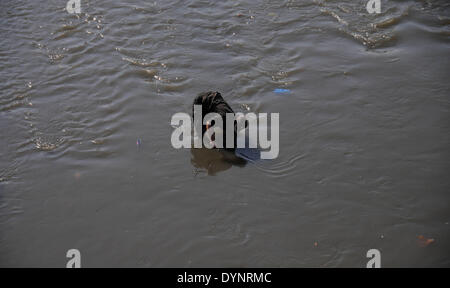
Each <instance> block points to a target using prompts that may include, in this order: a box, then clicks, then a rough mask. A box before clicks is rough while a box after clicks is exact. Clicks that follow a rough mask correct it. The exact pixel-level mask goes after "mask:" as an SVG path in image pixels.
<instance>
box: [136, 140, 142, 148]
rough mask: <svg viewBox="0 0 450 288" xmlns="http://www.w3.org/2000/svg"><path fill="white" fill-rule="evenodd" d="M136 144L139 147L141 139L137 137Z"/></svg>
mask: <svg viewBox="0 0 450 288" xmlns="http://www.w3.org/2000/svg"><path fill="white" fill-rule="evenodd" d="M136 146H137V147H138V148H139V147H141V139H137V141H136Z"/></svg>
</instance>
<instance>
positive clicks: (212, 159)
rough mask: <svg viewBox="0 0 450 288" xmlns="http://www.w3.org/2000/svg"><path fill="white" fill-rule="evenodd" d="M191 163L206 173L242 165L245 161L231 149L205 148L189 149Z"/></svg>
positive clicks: (210, 173)
mask: <svg viewBox="0 0 450 288" xmlns="http://www.w3.org/2000/svg"><path fill="white" fill-rule="evenodd" d="M191 163H192V165H193V166H194V167H196V168H199V169H205V170H206V171H207V172H208V175H215V174H216V173H218V172H221V171H225V170H228V169H230V168H231V167H232V166H233V165H234V166H238V167H244V166H245V165H246V164H247V161H246V160H244V159H242V158H239V157H237V156H236V155H235V154H234V153H233V152H232V151H226V150H216V149H207V148H200V149H199V148H193V149H191Z"/></svg>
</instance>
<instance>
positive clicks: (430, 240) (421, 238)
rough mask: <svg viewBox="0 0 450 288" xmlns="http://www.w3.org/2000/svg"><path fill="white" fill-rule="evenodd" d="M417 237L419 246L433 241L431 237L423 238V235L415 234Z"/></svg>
mask: <svg viewBox="0 0 450 288" xmlns="http://www.w3.org/2000/svg"><path fill="white" fill-rule="evenodd" d="M417 239H418V243H419V246H420V247H426V246H428V245H430V244H431V243H433V242H434V239H433V238H425V236H423V235H419V236H417Z"/></svg>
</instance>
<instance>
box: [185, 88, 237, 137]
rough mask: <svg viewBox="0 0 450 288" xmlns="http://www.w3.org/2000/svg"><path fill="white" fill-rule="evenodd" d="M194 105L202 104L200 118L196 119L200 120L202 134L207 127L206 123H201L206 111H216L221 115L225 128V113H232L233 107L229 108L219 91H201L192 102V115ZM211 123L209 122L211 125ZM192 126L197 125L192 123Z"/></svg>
mask: <svg viewBox="0 0 450 288" xmlns="http://www.w3.org/2000/svg"><path fill="white" fill-rule="evenodd" d="M194 105H202V119H198V120H199V121H202V135H203V134H205V132H206V130H207V129H208V128H209V127H208V125H207V124H203V118H204V117H205V115H206V114H208V113H217V114H219V115H220V116H221V117H222V120H223V125H224V129H225V125H226V114H227V113H234V111H233V109H231V107H230V105H228V103H227V102H225V100H224V99H223V97H222V95H221V94H220V93H219V92H217V91H216V92H213V91H208V92H203V93H200V94H199V95H198V96H197V97H195V99H194V103H193V104H192V115H194ZM212 124H213V123H210V125H212ZM194 127H197V126H196V125H194Z"/></svg>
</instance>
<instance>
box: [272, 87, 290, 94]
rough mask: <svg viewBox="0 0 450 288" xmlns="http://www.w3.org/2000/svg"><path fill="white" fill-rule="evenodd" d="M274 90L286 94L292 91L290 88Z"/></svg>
mask: <svg viewBox="0 0 450 288" xmlns="http://www.w3.org/2000/svg"><path fill="white" fill-rule="evenodd" d="M273 92H275V93H280V94H286V93H291V90H289V89H282V88H277V89H275V90H273Z"/></svg>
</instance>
